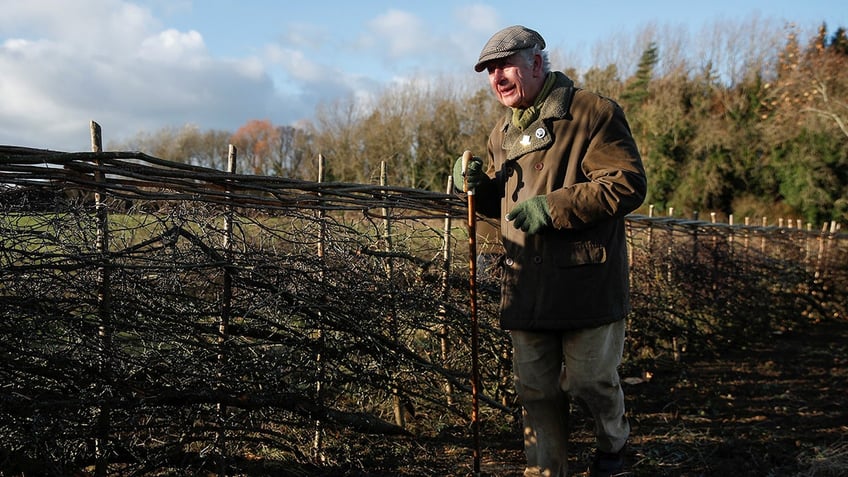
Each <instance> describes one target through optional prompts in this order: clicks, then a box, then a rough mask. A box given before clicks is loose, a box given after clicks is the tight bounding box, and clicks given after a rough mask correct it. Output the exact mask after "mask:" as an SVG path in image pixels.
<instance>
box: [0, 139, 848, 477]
mask: <svg viewBox="0 0 848 477" xmlns="http://www.w3.org/2000/svg"><path fill="white" fill-rule="evenodd" d="M92 131H93V134H92V137H93V141H92V144H93V152H84V153H59V152H53V151H43V150H34V149H27V148H19V147H0V198H2V205H0V237H2V246H0V274H1V275H2V277H0V309H2V311H0V314H2V322H1V323H2V324H0V333H2V335H3V338H4V339H3V340H0V354H2V358H3V360H2V367H0V378H2V380H3V382H4V383H5V384H4V385H3V391H2V395H0V441H2V444H0V470H2V471H5V472H9V473H15V472H18V473H52V474H69V473H72V472H74V471H77V470H80V469H84V468H89V470H92V471H93V472H94V473H95V474H99V475H106V474H109V475H146V474H152V473H157V472H159V473H161V472H175V471H182V470H186V469H194V470H199V469H204V470H206V471H207V472H209V471H211V472H216V473H218V474H221V475H224V474H229V473H234V472H247V470H246V469H249V468H250V466H252V465H259V464H258V462H261V463H262V464H261V465H263V466H264V467H263V468H264V469H269V468H271V467H269V466H273V465H275V463H276V465H279V466H280V469H283V468H286V469H288V470H289V471H291V469H293V468H296V467H297V466H303V467H304V468H324V469H326V468H336V469H349V468H356V467H357V466H363V465H374V466H391V465H392V464H393V463H394V465H396V462H394V461H396V460H399V459H396V456H397V454H398V453H399V452H403V449H404V445H401V444H399V441H398V439H403V437H402V436H408V435H433V434H437V433H445V432H448V433H451V432H452V433H456V434H457V435H460V436H462V435H464V434H465V432H466V429H467V423H468V419H469V416H468V413H469V410H470V406H469V405H468V402H469V401H470V389H471V387H470V368H469V367H470V363H471V362H472V359H471V358H470V353H471V352H472V347H471V343H470V329H469V319H468V296H469V288H468V281H467V258H468V257H467V253H466V252H467V250H465V248H463V247H460V248H459V249H457V248H456V247H457V246H460V245H462V244H464V243H465V241H466V240H467V235H465V230H464V227H463V223H462V222H461V221H458V220H457V219H459V218H463V217H465V214H466V207H465V202H464V198H462V197H457V196H455V195H454V194H450V193H445V194H441V193H433V192H427V191H421V190H415V189H405V188H394V187H391V186H389V185H387V182H388V181H387V179H386V177H387V174H386V173H385V172H386V171H385V169H384V170H383V171H384V173H383V174H382V178H381V183H380V184H379V185H377V184H343V183H324V182H323V181H322V171H323V168H324V165H323V162H322V163H321V164H320V167H319V177H318V178H317V180H316V181H299V180H294V179H287V178H279V177H261V176H252V175H242V174H238V173H237V172H236V163H237V160H236V159H237V155H236V152H237V151H235V150H234V149H232V148H231V149H230V167H229V170H228V171H216V170H212V169H207V168H200V167H192V166H188V165H184V164H176V163H172V162H168V161H163V160H160V159H157V158H154V157H150V156H147V155H145V154H141V153H130V152H102V151H101V150H100V145H99V143H100V141H99V128H98V127H97V126H96V125H94V124H93V128H92ZM450 187H451V185H450V184H448V190H450ZM650 215H652V214H648V215H646V216H631V217H628V228H629V240H630V245H631V247H630V252H631V262H632V267H631V273H632V275H633V277H632V278H633V280H632V282H633V302H634V308H635V310H634V313H633V315H632V317H631V318H630V319H629V320H630V332H629V333H630V339H629V342H628V351H627V353H628V354H627V358H626V360H627V364H626V366H631V367H634V368H638V367H645V366H653V365H656V362H658V361H659V360H662V359H663V358H671V359H673V360H682V359H686V355H687V353H694V352H698V353H709V352H710V351H711V350H718V349H720V346H722V345H726V344H727V343H728V342H732V341H733V340H735V339H746V338H748V337H750V336H757V335H762V334H763V332H764V330H771V329H775V327H792V326H803V325H804V324H805V323H809V322H812V321H815V320H819V319H827V318H832V317H834V316H840V315H842V314H844V313H845V310H844V309H843V308H844V303H845V300H844V297H845V290H846V289H848V286H846V282H848V277H846V275H848V271H846V263H848V260H846V255H848V253H847V252H846V242H845V236H844V235H843V234H842V233H841V232H840V231H839V229H838V227H837V226H828V227H827V228H822V229H821V231H815V232H814V231H812V230H809V229H806V230H805V229H801V228H797V227H796V228H792V229H790V228H787V227H780V226H762V225H760V226H752V225H731V224H719V223H711V222H701V221H697V220H683V219H677V218H673V217H652V216H650ZM497 278H498V277H497V271H496V269H494V270H493V271H491V273H484V274H483V276H482V277H481V280H479V282H478V286H479V288H480V290H479V292H480V296H479V303H480V304H479V305H478V309H479V312H478V313H479V315H480V324H481V329H480V338H479V350H480V354H481V356H480V359H481V361H482V362H484V363H486V365H485V366H483V367H482V370H481V372H482V373H483V375H482V383H483V386H482V391H481V395H480V399H481V403H482V410H481V411H482V413H483V420H484V422H497V421H511V420H512V419H514V417H515V415H516V413H517V412H518V411H517V409H516V405H515V402H514V396H513V395H512V391H511V388H510V383H511V378H510V370H511V356H510V348H509V340H508V337H507V336H506V335H505V334H504V332H503V331H502V330H500V329H499V328H498V326H497V303H498V299H497V293H498V283H497ZM696 350H697V351H696ZM403 442H406V441H403ZM407 445H411V444H407ZM400 460H402V459H400ZM340 473H341V471H340Z"/></svg>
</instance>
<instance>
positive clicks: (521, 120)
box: [512, 72, 556, 131]
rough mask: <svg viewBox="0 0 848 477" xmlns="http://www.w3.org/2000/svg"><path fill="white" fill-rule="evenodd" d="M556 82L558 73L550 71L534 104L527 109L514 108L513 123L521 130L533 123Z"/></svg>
mask: <svg viewBox="0 0 848 477" xmlns="http://www.w3.org/2000/svg"><path fill="white" fill-rule="evenodd" d="M555 82H556V75H554V74H553V72H550V73H548V75H547V77H546V78H545V84H544V85H542V89H541V90H540V91H539V94H538V95H537V96H536V101H534V102H533V106H530V107H529V108H526V109H519V108H512V125H513V126H515V127H517V128H518V129H520V130H522V131H523V130H524V129H525V128H526V127H527V126H529V125H530V124H532V123H533V121H535V120H536V118H538V117H539V108H540V106H541V105H542V102H544V101H545V98H547V97H548V94H549V93H550V92H551V90H552V89H553V87H554V83H555Z"/></svg>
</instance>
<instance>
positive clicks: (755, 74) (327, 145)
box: [110, 22, 848, 223]
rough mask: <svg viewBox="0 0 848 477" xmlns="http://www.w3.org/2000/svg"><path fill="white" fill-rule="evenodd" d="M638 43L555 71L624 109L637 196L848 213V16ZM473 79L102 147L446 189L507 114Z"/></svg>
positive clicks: (802, 215) (825, 217)
mask: <svg viewBox="0 0 848 477" xmlns="http://www.w3.org/2000/svg"><path fill="white" fill-rule="evenodd" d="M633 42H634V43H633V44H634V45H636V47H638V49H637V48H631V49H628V48H627V47H626V45H623V44H610V45H608V46H607V52H609V51H614V50H615V49H616V48H619V47H620V48H619V49H620V50H621V51H623V52H625V53H621V54H620V55H619V57H617V58H616V57H615V55H604V54H596V55H594V56H593V57H594V58H595V61H596V62H597V64H595V65H593V66H591V67H589V68H583V69H581V70H578V68H577V67H575V66H570V67H567V68H564V69H563V71H564V72H565V73H566V74H567V75H569V76H570V77H571V78H572V79H574V80H575V82H576V83H577V85H578V86H580V87H583V88H586V89H589V90H593V91H597V92H599V93H601V94H603V95H605V96H608V97H610V98H613V99H614V100H616V101H617V102H619V103H620V104H621V105H622V106H623V107H624V109H625V112H626V113H627V115H628V119H629V121H630V125H631V128H632V130H633V133H634V136H635V138H636V141H637V143H638V145H639V148H640V151H641V153H642V155H643V159H644V162H645V166H646V169H647V172H648V175H649V184H650V186H649V191H648V198H647V200H646V205H645V207H647V206H648V204H650V205H653V206H655V207H658V208H659V209H660V210H666V209H668V208H673V209H674V210H677V211H688V212H689V213H692V214H695V213H697V212H698V211H704V212H707V211H709V212H714V213H718V214H720V215H724V216H728V215H730V214H734V215H735V216H737V217H743V216H745V217H747V216H750V217H754V218H758V217H761V216H770V217H787V218H795V219H802V220H805V221H808V222H813V223H821V222H823V221H831V220H836V221H845V220H846V219H848V36H846V30H845V28H844V27H838V28H836V29H835V30H833V31H830V30H828V28H827V26H826V25H825V24H822V25H821V26H820V28H819V29H818V31H816V32H814V33H812V34H808V35H807V36H803V34H802V33H801V30H800V29H799V28H798V27H797V26H794V25H782V26H780V27H773V26H769V25H762V24H759V23H757V22H751V23H749V24H746V25H742V24H740V25H737V26H735V27H733V28H731V27H728V28H727V29H724V30H718V31H716V32H714V33H713V36H712V37H710V38H709V41H706V44H703V43H702V44H698V45H693V44H690V43H687V42H686V41H684V40H681V39H680V38H679V37H675V35H674V34H673V33H669V32H662V31H659V30H658V29H654V28H646V29H645V30H644V31H642V32H641V33H640V34H639V35H636V36H635V37H634V38H633ZM627 51H631V52H632V53H631V54H630V56H629V57H628V56H627V54H626V52H627ZM556 53H557V52H552V58H551V59H552V63H554V64H557V63H558V62H557V61H556V60H557V58H555V54H556ZM596 53H597V52H596ZM605 58H611V59H610V60H609V62H608V63H606V64H603V62H604V61H605ZM563 63H567V61H564V62H563ZM475 79H479V78H475ZM481 83H483V82H482V81H481V82H477V83H475V86H463V85H459V84H456V83H455V82H451V81H445V82H443V84H441V85H439V86H434V85H433V84H427V85H424V84H407V85H403V86H396V87H392V88H388V89H386V90H385V91H383V92H382V93H381V94H380V95H379V96H378V97H376V98H374V99H373V101H372V102H371V103H370V104H368V105H364V104H362V103H361V102H357V101H354V100H353V99H349V100H343V101H337V102H334V103H332V104H323V105H321V106H319V107H318V108H317V109H316V111H315V115H314V119H311V120H308V121H304V122H303V123H301V124H300V125H299V126H297V127H295V126H281V125H275V124H273V123H272V122H271V121H269V120H261V119H256V120H251V121H248V122H247V123H246V124H244V125H243V126H242V127H240V128H239V129H238V130H237V131H235V132H229V131H216V130H211V131H201V130H200V129H199V128H197V127H196V126H192V125H187V126H184V127H182V128H165V129H162V130H160V131H157V132H153V133H139V134H138V135H137V136H136V137H134V138H131V139H128V140H125V141H122V142H118V143H114V144H110V148H112V149H127V150H128V149H132V150H143V151H145V152H146V153H148V154H151V155H154V156H156V157H160V158H163V159H169V160H174V161H178V162H187V163H191V164H196V165H204V166H210V167H216V168H223V167H224V165H225V164H226V155H227V151H226V148H225V147H222V145H223V144H227V143H231V144H234V145H235V146H236V147H238V150H239V157H240V158H242V159H241V160H242V162H241V163H242V164H245V166H244V167H243V168H242V170H241V172H244V173H255V174H264V175H279V176H286V177H293V178H301V179H312V178H316V177H317V162H316V161H315V160H314V159H315V158H316V157H317V156H318V154H322V155H323V156H324V157H325V158H326V159H327V160H328V161H329V162H330V163H331V164H332V167H330V168H329V170H330V171H332V172H331V173H330V175H329V176H328V177H326V178H325V180H328V181H340V182H357V183H374V182H376V181H377V180H378V179H379V174H380V164H381V163H383V162H385V163H387V165H388V166H389V171H390V174H391V175H392V180H391V183H392V184H394V185H398V186H404V187H414V188H421V189H426V190H431V191H443V190H444V187H445V182H446V178H447V175H448V171H449V170H450V168H451V165H452V164H453V161H454V160H455V158H456V157H457V156H458V155H459V154H460V153H461V152H462V151H463V150H466V149H471V150H472V151H480V154H481V155H482V154H483V152H484V151H485V150H486V138H487V136H488V133H489V132H490V130H491V128H492V126H493V125H494V124H495V122H496V121H497V120H498V118H500V117H501V115H502V113H503V110H502V106H500V105H499V104H498V103H497V101H496V100H495V99H494V97H493V95H492V94H491V92H490V91H489V89H488V85H487V84H481ZM682 213H686V212H682Z"/></svg>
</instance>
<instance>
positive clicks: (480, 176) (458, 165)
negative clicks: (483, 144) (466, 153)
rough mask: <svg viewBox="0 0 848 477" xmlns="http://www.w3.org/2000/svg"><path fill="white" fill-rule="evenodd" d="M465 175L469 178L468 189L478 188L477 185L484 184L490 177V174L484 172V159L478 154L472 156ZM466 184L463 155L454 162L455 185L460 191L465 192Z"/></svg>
mask: <svg viewBox="0 0 848 477" xmlns="http://www.w3.org/2000/svg"><path fill="white" fill-rule="evenodd" d="M465 175H466V177H467V178H468V189H469V190H471V189H476V188H477V186H479V185H480V184H482V183H483V182H485V181H487V180H488V179H489V176H487V175H486V173H485V172H483V159H480V158H479V157H477V156H474V157H472V158H471V160H470V161H468V170H467V171H465ZM464 184H465V177H463V176H462V157H461V156H460V158H459V159H457V160H456V162H455V163H454V164H453V186H454V188H455V189H456V190H458V191H460V192H465V190H464V189H463V187H464Z"/></svg>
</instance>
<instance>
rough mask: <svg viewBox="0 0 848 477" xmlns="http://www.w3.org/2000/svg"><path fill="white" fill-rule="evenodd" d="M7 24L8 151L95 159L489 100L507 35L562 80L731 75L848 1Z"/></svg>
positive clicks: (213, 14)
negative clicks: (150, 145) (694, 65)
mask: <svg viewBox="0 0 848 477" xmlns="http://www.w3.org/2000/svg"><path fill="white" fill-rule="evenodd" d="M0 11H1V12H3V14H2V15H0V144H9V145H18V146H30V147H45V148H51V149H57V150H65V151H77V150H87V149H88V148H89V147H90V145H89V138H88V124H89V121H90V120H96V121H97V122H98V123H100V124H101V126H102V127H103V133H104V139H105V140H106V142H107V143H108V141H109V140H110V139H112V140H116V141H117V140H122V139H125V138H129V137H132V136H134V135H135V134H136V133H139V132H156V131H158V130H160V129H162V128H166V127H168V128H174V127H176V128H179V127H183V126H185V125H188V124H190V125H194V126H196V127H198V128H200V129H202V130H205V129H222V130H228V131H235V130H236V129H237V128H238V127H239V126H241V125H242V124H244V123H245V122H246V121H248V120H250V119H270V120H271V121H273V122H274V123H275V124H297V123H298V122H299V121H302V120H310V119H312V117H313V115H314V113H315V110H316V107H317V106H318V105H319V104H320V105H332V104H335V103H336V102H338V101H358V102H362V104H367V99H368V98H370V97H373V95H378V94H379V93H380V91H381V90H384V89H385V88H387V87H392V86H393V85H399V84H409V83H414V84H426V85H428V86H429V87H430V88H444V89H445V91H457V89H458V88H480V87H485V86H486V82H485V77H484V76H483V75H480V74H476V73H474V71H473V69H472V65H473V64H474V62H475V60H476V58H477V55H478V54H479V51H480V48H481V47H482V45H483V44H484V43H485V42H486V40H487V39H488V38H489V36H491V34H492V33H494V32H495V31H497V30H499V29H500V28H503V27H505V26H508V25H512V24H523V25H526V26H529V27H531V28H534V29H536V30H538V31H539V32H540V33H541V34H542V35H543V36H544V37H545V39H546V41H547V44H548V48H547V49H548V50H550V51H551V59H552V63H553V66H554V67H555V68H564V67H567V66H572V67H575V68H577V69H578V70H583V69H586V68H588V67H591V66H593V65H595V64H598V65H605V64H608V63H610V62H615V63H616V64H619V65H622V66H625V67H627V66H628V65H630V66H633V65H634V62H635V61H636V60H637V59H638V53H639V51H640V50H641V48H643V47H644V45H645V42H646V41H648V40H649V39H652V38H656V37H657V36H659V38H660V46H661V55H662V54H663V53H666V54H671V53H673V52H671V53H669V52H668V50H663V46H664V45H665V44H674V43H675V40H676V41H677V44H683V45H686V46H687V48H686V49H687V51H688V52H689V53H688V54H691V55H693V56H696V57H699V58H701V59H703V58H706V57H708V56H710V55H712V54H713V53H711V51H712V50H711V48H714V49H717V50H722V49H724V50H725V51H724V57H723V60H724V61H727V62H728V63H733V62H734V61H740V60H739V59H738V58H733V53H732V52H733V51H734V50H738V51H743V50H745V49H744V48H734V47H733V45H730V46H728V38H727V37H728V36H730V38H731V40H732V41H739V42H740V43H739V44H741V45H745V44H746V43H745V42H746V41H749V42H765V41H766V40H767V39H765V38H762V37H759V36H756V35H750V33H749V32H750V31H752V30H753V31H754V32H756V31H759V29H763V30H764V31H771V32H774V31H778V30H779V29H780V28H772V27H774V26H777V27H781V26H782V25H784V24H785V23H787V22H794V23H795V24H796V25H797V26H798V27H799V28H800V29H801V30H802V31H803V32H812V31H814V30H815V28H816V27H817V26H818V25H819V24H821V23H822V22H825V23H826V24H827V26H828V29H829V31H830V32H832V31H833V30H834V29H835V28H836V27H838V26H843V27H848V7H846V6H845V5H844V0H839V1H837V0H809V1H804V2H799V1H796V0H792V1H789V0H770V1H766V0H749V1H746V0H736V1H730V0H713V1H710V2H682V1H680V0H676V1H654V2H650V1H648V2H634V1H632V0H631V1H617V0H607V1H606V2H581V3H575V2H544V3H542V2H536V3H535V4H534V3H533V2H515V1H500V0H481V1H471V2H465V1H463V0H459V1H456V0H453V1H442V0H430V1H425V0H421V1H394V2H390V1H367V0H362V1H350V0H347V1H332V0H313V1H307V2H291V1H282V0H280V1H271V0H265V1H259V0H240V1H236V0H205V1H201V0H27V1H22V0H0ZM716 31H723V34H721V35H719V34H716ZM746 35H747V36H751V38H745V37H746ZM772 40H773V39H772ZM719 43H721V44H720V45H719V46H718V47H717V48H716V45H717V44H719ZM737 46H738V45H737ZM729 69H732V68H729ZM725 74H732V73H728V72H727V71H725Z"/></svg>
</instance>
